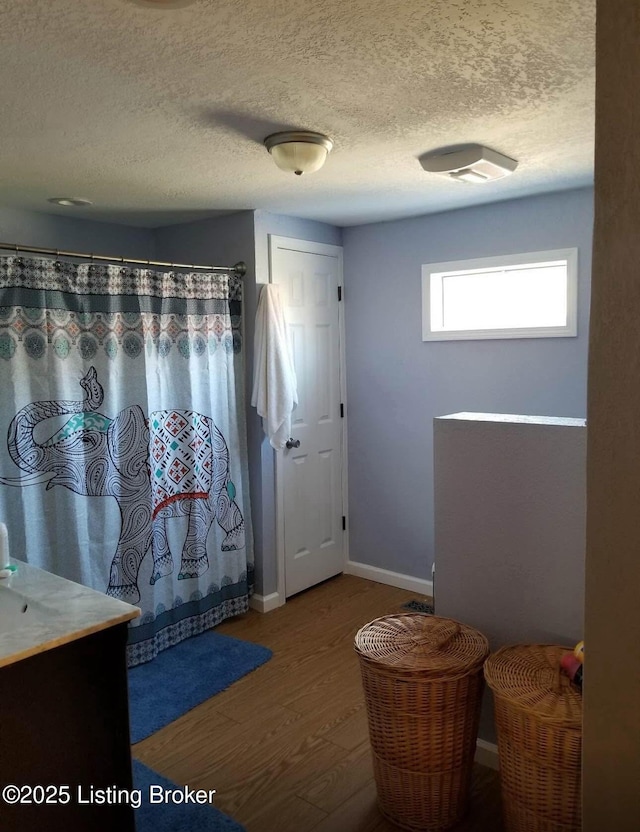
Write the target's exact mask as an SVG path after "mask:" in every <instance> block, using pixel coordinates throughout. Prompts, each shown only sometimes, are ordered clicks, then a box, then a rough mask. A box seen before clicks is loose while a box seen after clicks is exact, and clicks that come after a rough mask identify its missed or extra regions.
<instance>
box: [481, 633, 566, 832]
mask: <svg viewBox="0 0 640 832" xmlns="http://www.w3.org/2000/svg"><path fill="white" fill-rule="evenodd" d="M566 652H567V648H566V647H557V646H555V645H541V644H533V645H518V646H514V647H503V648H502V650H498V652H497V653H494V654H493V655H492V656H491V657H490V658H489V659H488V660H487V663H486V665H485V669H484V673H485V677H486V680H487V684H488V685H489V687H490V688H491V690H492V691H493V694H494V697H495V708H496V726H497V729H498V753H499V756H500V771H501V778H502V801H503V807H504V816H505V826H506V829H507V832H579V830H580V829H581V805H580V801H581V791H580V757H581V751H582V696H581V695H580V693H579V692H578V691H577V690H576V689H575V688H574V687H573V685H572V684H571V682H570V681H569V679H568V677H567V676H565V675H564V673H562V672H561V671H560V659H561V658H562V655H563V654H564V653H566Z"/></svg>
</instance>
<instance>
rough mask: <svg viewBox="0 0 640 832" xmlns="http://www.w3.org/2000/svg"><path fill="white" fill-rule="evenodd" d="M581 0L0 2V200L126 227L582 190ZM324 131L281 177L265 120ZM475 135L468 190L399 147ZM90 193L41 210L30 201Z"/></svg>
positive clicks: (589, 18) (376, 213)
mask: <svg viewBox="0 0 640 832" xmlns="http://www.w3.org/2000/svg"><path fill="white" fill-rule="evenodd" d="M594 6H595V0H572V2H566V3H562V2H558V0H366V2H365V0H349V2H345V0H323V2H319V3H318V2H313V3H312V2H310V0H196V2H195V3H194V4H193V5H191V6H187V7H184V8H176V9H172V10H160V9H150V8H144V7H142V6H139V5H134V4H132V3H130V2H127V0H19V2H15V0H0V77H1V80H2V83H1V84H0V112H2V114H3V117H2V119H0V148H1V149H2V150H1V153H0V203H3V204H6V205H11V206H16V207H23V208H28V209H32V210H37V211H49V212H51V213H54V212H55V213H66V214H67V215H70V216H82V217H87V218H92V219H100V220H111V221H116V222H123V223H130V224H133V225H146V226H159V225H164V224H168V223H172V222H180V221H184V220H189V219H196V218H199V217H205V216H211V215H214V214H215V213H217V212H230V211H236V210H241V209H247V208H264V209H267V210H270V211H275V212H279V213H287V214H293V215H296V216H300V217H308V218H312V219H318V220H323V221H325V222H330V223H334V224H337V225H354V224H358V223H364V222H371V221H375V220H382V219H395V218H398V217H404V216H410V215H415V214H422V213H427V212H432V211H440V210H445V209H449V208H455V207H462V206H465V205H473V204H478V203H481V202H491V201H494V200H502V199H508V198H512V197H517V196H524V195H527V194H533V193H539V192H542V191H549V190H560V189H564V188H569V187H577V186H581V185H587V184H589V183H590V182H591V181H592V168H593V158H592V157H593V122H594V63H595V60H594V32H595V22H594V14H595V10H594ZM287 128H303V129H308V130H315V131H320V132H325V133H328V134H329V135H330V136H332V137H333V139H334V140H335V148H334V151H333V152H332V153H331V155H330V156H329V158H328V160H327V163H326V165H325V167H324V168H323V169H322V170H321V171H319V172H318V173H315V174H310V175H308V176H302V177H295V176H293V175H291V174H286V173H284V172H282V171H280V170H279V169H278V168H276V166H275V164H274V163H273V161H272V160H271V159H270V158H269V156H268V154H267V152H266V150H265V149H264V147H263V146H262V140H263V139H264V137H265V136H266V135H268V134H269V133H272V132H274V131H276V130H282V129H287ZM463 142H478V143H480V144H486V145H488V146H490V147H493V148H495V149H496V150H499V151H501V152H503V153H506V154H507V155H508V156H511V157H513V158H515V159H518V160H519V163H520V164H519V167H518V169H517V171H516V172H515V174H514V175H513V176H511V177H509V178H507V179H504V180H501V181H498V182H495V183H489V184H483V185H472V184H469V183H462V182H452V181H449V180H447V179H444V178H441V177H438V176H437V175H436V174H428V173H426V172H425V171H424V170H423V169H422V168H421V166H420V164H419V162H418V159H417V157H418V156H420V155H421V154H423V153H425V152H426V151H428V150H431V149H433V148H436V147H441V146H448V145H454V144H460V143H463ZM52 196H79V197H85V198H87V199H90V200H92V201H93V202H94V203H95V204H94V206H93V207H91V208H86V209H75V210H71V209H57V208H55V207H53V206H50V205H48V204H47V202H46V199H47V197H52Z"/></svg>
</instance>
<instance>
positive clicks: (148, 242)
mask: <svg viewBox="0 0 640 832" xmlns="http://www.w3.org/2000/svg"><path fill="white" fill-rule="evenodd" d="M69 210H72V209H69ZM0 242H3V243H14V242H15V243H20V244H21V245H25V246H29V245H31V246H38V247H42V248H59V249H67V250H69V251H78V252H81V253H84V252H86V253H89V254H91V253H93V254H104V255H106V256H111V255H112V256H114V257H116V256H121V257H136V258H141V259H149V258H154V257H155V247H154V246H155V242H154V234H153V231H152V230H151V229H149V228H131V227H130V226H126V225H114V224H112V223H106V222H94V221H92V220H90V219H78V218H77V217H76V216H69V217H62V216H58V215H53V214H39V213H37V212H36V211H21V210H18V209H15V208H6V207H3V206H0ZM0 253H2V252H0ZM5 253H6V252H5Z"/></svg>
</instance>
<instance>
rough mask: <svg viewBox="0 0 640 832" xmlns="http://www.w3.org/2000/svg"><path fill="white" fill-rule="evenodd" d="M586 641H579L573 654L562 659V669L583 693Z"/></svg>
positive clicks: (567, 654)
mask: <svg viewBox="0 0 640 832" xmlns="http://www.w3.org/2000/svg"><path fill="white" fill-rule="evenodd" d="M583 662H584V641H579V642H578V643H577V644H576V646H575V647H574V649H573V653H565V654H564V656H563V657H562V658H561V659H560V667H561V668H562V669H563V670H564V672H565V673H566V674H567V676H568V677H569V678H570V679H571V681H572V682H573V684H574V685H575V686H576V687H577V688H578V689H579V690H580V691H582V677H583V673H584V669H583Z"/></svg>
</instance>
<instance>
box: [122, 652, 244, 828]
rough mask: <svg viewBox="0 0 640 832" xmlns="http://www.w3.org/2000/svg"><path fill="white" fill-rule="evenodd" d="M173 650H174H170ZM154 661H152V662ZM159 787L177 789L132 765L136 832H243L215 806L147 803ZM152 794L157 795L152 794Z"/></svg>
mask: <svg viewBox="0 0 640 832" xmlns="http://www.w3.org/2000/svg"><path fill="white" fill-rule="evenodd" d="M171 649H172V650H173V649H175V648H171ZM154 661H155V659H154ZM152 785H153V786H162V788H163V789H169V790H171V791H173V790H174V789H178V790H180V791H182V788H181V787H180V786H177V785H176V784H175V783H172V782H171V780H167V778H166V777H162V776H161V775H160V774H158V773H157V772H155V771H152V770H151V769H150V768H147V766H145V765H143V764H142V763H141V762H140V761H139V760H134V761H133V787H134V788H135V789H140V790H141V792H142V803H141V805H140V808H139V809H135V818H136V832H245V829H244V826H240V824H239V823H236V821H235V820H233V819H232V818H230V817H228V816H227V815H224V814H223V813H222V812H221V811H220V810H219V809H216V807H215V806H211V805H207V804H202V805H198V804H196V803H173V802H168V803H165V802H163V803H154V804H151V803H149V787H150V786H152ZM155 794H158V792H157V791H155Z"/></svg>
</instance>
